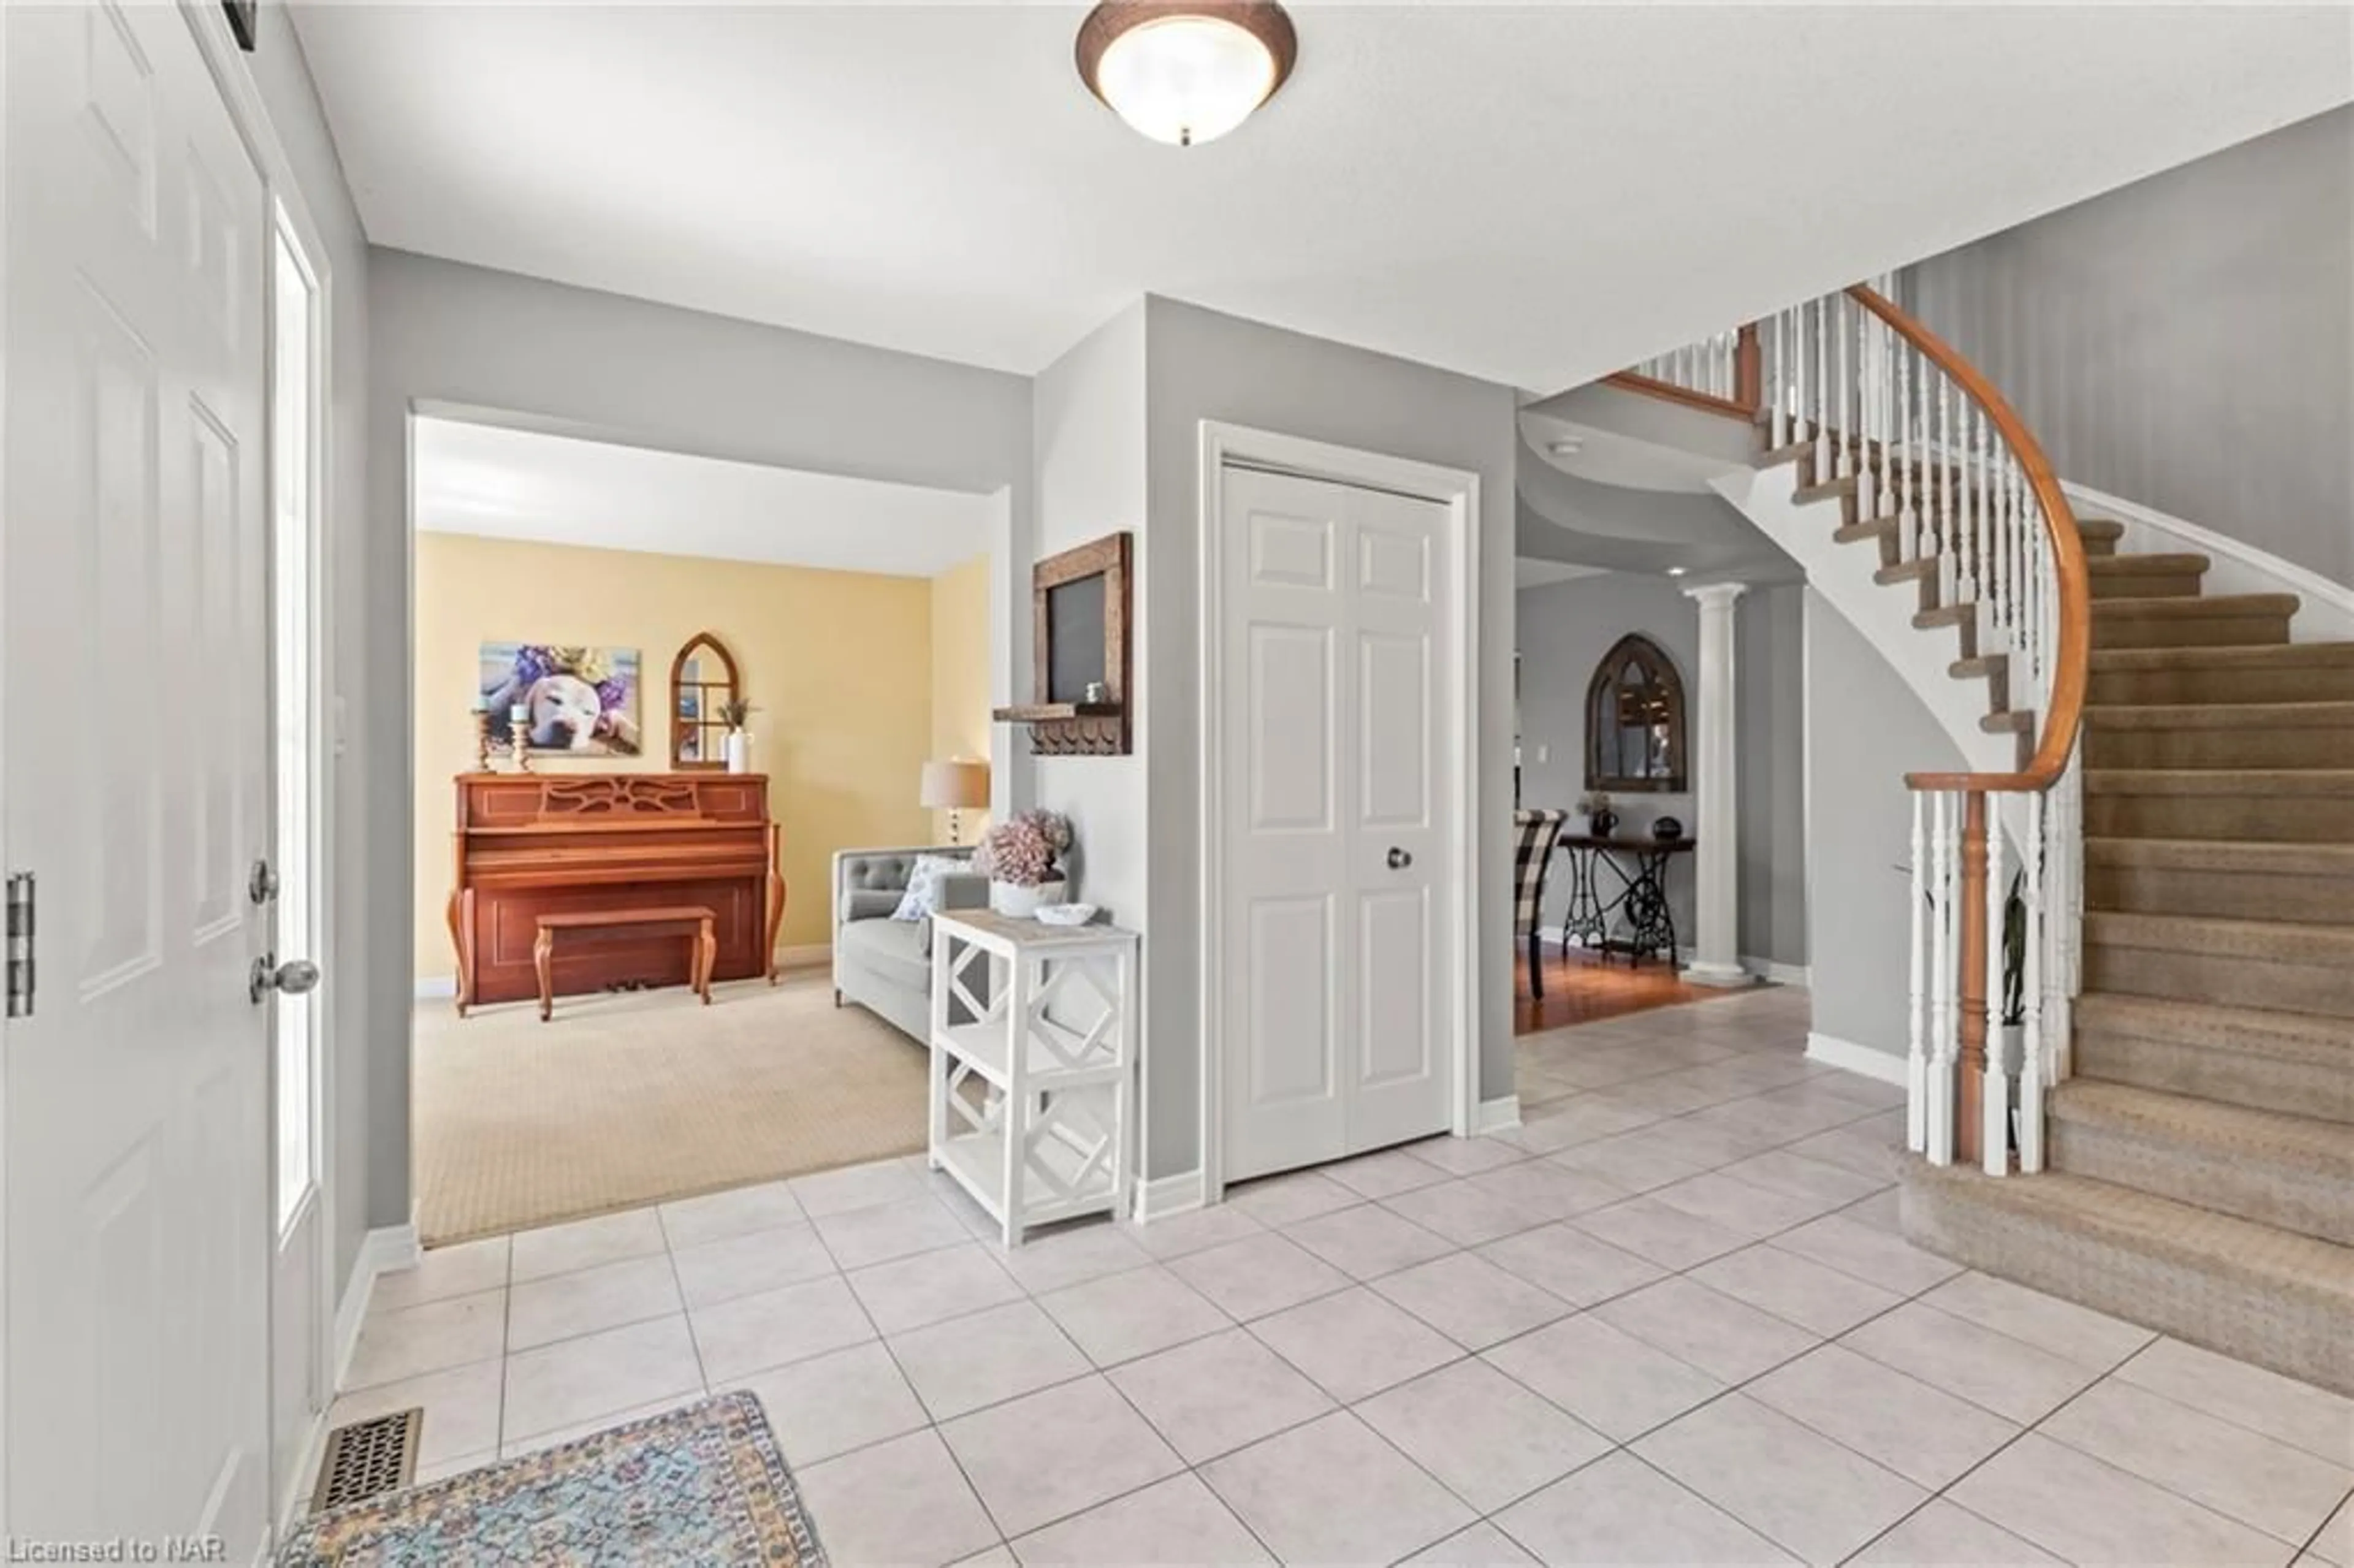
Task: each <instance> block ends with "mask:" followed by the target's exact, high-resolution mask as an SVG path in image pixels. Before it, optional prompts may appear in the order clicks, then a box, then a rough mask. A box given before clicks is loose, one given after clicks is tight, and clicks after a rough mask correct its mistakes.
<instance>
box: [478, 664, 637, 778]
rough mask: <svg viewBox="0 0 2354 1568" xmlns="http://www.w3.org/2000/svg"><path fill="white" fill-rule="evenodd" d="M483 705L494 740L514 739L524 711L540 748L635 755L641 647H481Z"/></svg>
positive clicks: (496, 742) (533, 746)
mask: <svg viewBox="0 0 2354 1568" xmlns="http://www.w3.org/2000/svg"><path fill="white" fill-rule="evenodd" d="M482 708H483V711H484V712H485V713H486V714H487V715H488V716H489V718H490V727H491V740H492V742H493V744H494V745H499V746H507V745H512V744H513V743H514V725H515V722H516V718H517V715H521V717H522V720H523V722H524V724H525V726H527V728H526V738H527V740H528V742H529V744H530V747H531V749H532V750H534V751H568V752H570V753H572V754H573V755H574V756H576V757H635V756H637V755H638V752H639V749H640V745H639V738H638V651H637V650H636V649H634V648H562V647H557V646H556V645H554V644H552V643H546V642H485V643H483V644H482Z"/></svg>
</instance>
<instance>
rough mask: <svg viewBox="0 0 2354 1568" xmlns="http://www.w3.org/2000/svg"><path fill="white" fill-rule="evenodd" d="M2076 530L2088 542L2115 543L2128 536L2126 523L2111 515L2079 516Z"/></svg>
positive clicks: (2099, 543)
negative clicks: (2110, 516)
mask: <svg viewBox="0 0 2354 1568" xmlns="http://www.w3.org/2000/svg"><path fill="white" fill-rule="evenodd" d="M2076 532H2077V533H2078V534H2079V535H2082V536H2083V538H2084V542H2085V543H2087V544H2098V545H2115V543H2116V542H2117V541H2118V540H2120V539H2122V538H2124V537H2125V536H2126V525H2125V524H2122V523H2119V522H2117V521H2116V520H2115V519H2114V518H2109V517H2079V518H2077V519H2076Z"/></svg>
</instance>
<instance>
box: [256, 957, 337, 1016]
mask: <svg viewBox="0 0 2354 1568" xmlns="http://www.w3.org/2000/svg"><path fill="white" fill-rule="evenodd" d="M318 983H319V966H318V965H316V964H314V963H313V962H312V961H311V960H310V959H288V960H287V961H286V962H284V963H282V964H281V963H280V962H279V961H278V960H277V959H276V958H275V957H274V956H273V955H271V954H269V953H264V954H263V955H262V956H261V957H260V958H258V959H254V960H253V974H252V977H251V978H250V979H249V980H248V981H247V982H246V988H245V993H246V995H247V996H248V997H249V998H250V999H251V1000H252V1001H254V1002H256V1003H257V1004H258V1003H260V1001H261V999H262V998H263V997H265V996H268V995H269V994H270V992H271V991H283V992H284V993H285V994H287V995H288V996H301V995H302V994H303V993H304V992H305V991H310V990H311V989H312V988H313V987H314V986H316V985H317V984H318Z"/></svg>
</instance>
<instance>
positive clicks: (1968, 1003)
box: [1954, 789, 1988, 1165]
mask: <svg viewBox="0 0 2354 1568" xmlns="http://www.w3.org/2000/svg"><path fill="white" fill-rule="evenodd" d="M1963 800H1965V801H1966V802H1967V803H1966V805H1965V806H1964V808H1963V812H1962V885H1961V893H1960V907H1959V908H1958V909H1956V911H1955V914H1956V916H1957V917H1958V918H1959V920H1960V923H1961V927H1962V941H1961V948H1962V950H1961V973H1960V976H1959V979H1960V981H1961V986H1960V991H1961V1010H1962V1016H1961V1020H1960V1022H1961V1056H1960V1062H1959V1070H1958V1071H1957V1072H1956V1074H1955V1075H1954V1076H1955V1085H1954V1102H1955V1103H1954V1158H1955V1160H1957V1161H1959V1162H1960V1163H1963V1164H1966V1165H1976V1164H1978V1162H1979V1156H1980V1154H1981V1152H1982V1151H1983V1149H1984V1144H1983V1143H1982V1141H1981V1139H1980V1133H1981V1132H1982V1131H1983V1128H1981V1127H1980V1125H1979V1118H1980V1116H1981V1115H1982V1111H1981V1107H1982V1105H1983V1104H1984V1097H1985V1091H1986V1061H1987V940H1988V933H1987V798H1986V793H1985V791H1983V790H1979V789H1973V790H1970V791H1969V792H1968V793H1967V795H1965V796H1964V797H1963Z"/></svg>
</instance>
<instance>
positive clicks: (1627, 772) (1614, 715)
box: [1585, 635, 1684, 795]
mask: <svg viewBox="0 0 2354 1568" xmlns="http://www.w3.org/2000/svg"><path fill="white" fill-rule="evenodd" d="M1585 787H1586V788H1587V789H1602V790H1624V791H1630V792H1634V793H1651V794H1670V795H1673V794H1681V793H1682V792H1683V789H1684V683H1683V678H1682V677H1681V676H1680V675H1678V674H1677V673H1676V667H1675V664H1674V663H1673V662H1671V661H1670V659H1669V658H1668V656H1667V654H1665V653H1664V652H1660V650H1659V644H1658V643H1656V642H1653V641H1651V640H1650V639H1649V638H1648V637H1644V636H1640V635H1635V636H1628V637H1622V638H1620V639H1619V640H1618V641H1617V643H1615V644H1614V645H1613V646H1612V647H1611V650H1610V652H1607V653H1606V654H1604V655H1603V658H1602V662H1601V664H1600V666H1599V667H1597V668H1596V670H1595V672H1594V679H1593V680H1592V681H1591V682H1589V683H1587V685H1586V688H1585Z"/></svg>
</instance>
